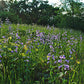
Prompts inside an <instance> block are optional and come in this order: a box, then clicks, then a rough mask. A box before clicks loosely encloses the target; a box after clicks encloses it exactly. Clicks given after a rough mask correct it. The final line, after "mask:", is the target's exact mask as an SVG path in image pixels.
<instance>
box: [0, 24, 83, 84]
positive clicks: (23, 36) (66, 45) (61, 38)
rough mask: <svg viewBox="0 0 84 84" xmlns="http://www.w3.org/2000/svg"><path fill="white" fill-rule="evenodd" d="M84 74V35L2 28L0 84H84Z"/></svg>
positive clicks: (25, 27)
mask: <svg viewBox="0 0 84 84" xmlns="http://www.w3.org/2000/svg"><path fill="white" fill-rule="evenodd" d="M83 71H84V34H83V33H82V32H81V31H76V30H73V29H59V28H55V27H54V26H52V27H50V26H49V25H48V26H45V27H43V26H37V25H26V24H17V25H16V24H8V23H6V24H1V25H0V84H83V83H84V80H83V75H84V72H83Z"/></svg>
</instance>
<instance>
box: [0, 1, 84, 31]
mask: <svg viewBox="0 0 84 84" xmlns="http://www.w3.org/2000/svg"><path fill="white" fill-rule="evenodd" d="M60 1H61V3H62V4H61V5H60V6H59V7H57V6H55V5H56V4H54V5H50V4H48V1H44V0H32V2H29V0H19V1H18V0H9V1H4V0H1V1H0V18H1V20H2V21H3V22H4V21H5V19H6V18H9V20H10V21H11V22H12V23H22V24H23V23H24V24H32V23H34V24H38V25H51V26H53V25H54V26H56V27H59V28H74V29H80V30H82V31H84V3H81V2H80V0H60Z"/></svg>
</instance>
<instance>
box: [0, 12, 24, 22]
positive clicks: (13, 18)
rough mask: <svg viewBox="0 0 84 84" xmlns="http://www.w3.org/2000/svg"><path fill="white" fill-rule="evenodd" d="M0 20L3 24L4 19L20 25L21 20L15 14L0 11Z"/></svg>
mask: <svg viewBox="0 0 84 84" xmlns="http://www.w3.org/2000/svg"><path fill="white" fill-rule="evenodd" d="M0 18H1V19H2V21H3V22H5V19H6V18H8V19H9V20H10V21H11V22H12V23H18V22H19V23H21V22H22V21H21V18H19V16H18V15H17V14H16V13H12V12H7V11H1V12H0Z"/></svg>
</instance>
